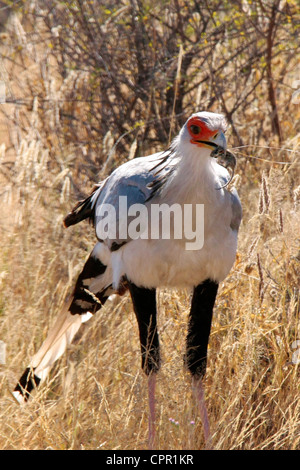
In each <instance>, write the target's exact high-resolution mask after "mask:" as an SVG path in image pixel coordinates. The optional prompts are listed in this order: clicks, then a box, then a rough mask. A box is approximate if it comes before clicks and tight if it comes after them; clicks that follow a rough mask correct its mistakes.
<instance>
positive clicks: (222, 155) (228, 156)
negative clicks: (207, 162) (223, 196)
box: [210, 146, 236, 189]
mask: <svg viewBox="0 0 300 470" xmlns="http://www.w3.org/2000/svg"><path fill="white" fill-rule="evenodd" d="M210 156H211V157H213V158H216V159H217V161H218V163H219V165H222V166H224V168H226V169H227V170H228V169H229V168H230V169H231V170H232V173H231V175H230V178H229V180H228V181H227V182H226V183H225V184H224V185H223V186H221V187H220V188H216V189H223V188H226V186H228V185H229V183H231V181H232V178H233V177H234V170H235V166H236V158H235V156H234V155H233V153H231V152H229V151H228V150H225V149H223V148H222V147H219V146H217V147H216V148H215V149H214V150H213V151H212V152H211V154H210Z"/></svg>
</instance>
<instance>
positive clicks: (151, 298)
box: [128, 282, 160, 375]
mask: <svg viewBox="0 0 300 470" xmlns="http://www.w3.org/2000/svg"><path fill="white" fill-rule="evenodd" d="M128 285H129V291H130V294H131V298H132V303H133V308H134V311H135V315H136V318H137V321H138V326H139V334H140V343H141V353H142V369H143V370H144V372H145V373H146V374H147V375H149V374H150V373H151V372H157V371H158V369H159V366H160V357H159V339H158V333H157V323H156V290H155V289H145V288H142V287H137V286H136V285H135V284H132V283H130V282H129V284H128Z"/></svg>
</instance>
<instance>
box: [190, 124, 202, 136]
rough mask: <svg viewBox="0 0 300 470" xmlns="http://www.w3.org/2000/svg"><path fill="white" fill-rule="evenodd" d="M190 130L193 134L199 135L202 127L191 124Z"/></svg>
mask: <svg viewBox="0 0 300 470" xmlns="http://www.w3.org/2000/svg"><path fill="white" fill-rule="evenodd" d="M190 131H191V133H192V134H194V135H198V134H200V132H201V127H199V126H195V124H192V125H191V126H190Z"/></svg>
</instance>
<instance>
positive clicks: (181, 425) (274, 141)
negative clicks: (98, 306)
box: [0, 0, 300, 449]
mask: <svg viewBox="0 0 300 470" xmlns="http://www.w3.org/2000/svg"><path fill="white" fill-rule="evenodd" d="M10 3H12V2H1V7H0V12H1V8H4V7H5V5H6V4H7V5H9V4H10ZM297 14H298V16H297ZM298 37H299V9H298V7H297V2H296V1H293V0H289V1H287V0H286V1H275V2H271V1H258V0H257V1H245V0H235V1H233V2H226V1H217V0H214V1H210V2H199V1H196V0H172V1H170V2H161V1H159V2H158V1H156V0H152V2H150V1H147V0H133V1H130V2H129V1H127V0H119V1H111V2H106V1H96V0H94V1H87V2H83V1H81V0H75V1H65V2H58V1H55V0H54V1H43V2H39V1H37V0H36V1H31V2H27V1H23V2H16V5H15V7H14V8H12V9H11V14H10V17H9V19H8V21H7V24H6V27H5V28H3V27H2V29H1V32H0V39H1V46H0V54H1V57H0V60H1V63H0V80H2V81H4V82H5V84H6V103H5V104H0V107H1V111H2V113H1V129H0V130H1V134H0V137H1V142H0V184H1V186H0V197H1V220H0V236H1V249H0V339H1V340H2V341H4V342H5V343H6V349H7V354H6V363H5V364H2V365H1V364H0V402H1V407H0V448H1V449H46V448H52V449H96V448H99V449H142V448H145V446H146V438H147V403H146V401H147V396H146V386H145V384H146V379H145V377H144V375H143V373H142V372H141V370H140V356H139V344H138V331H137V325H136V320H135V317H134V314H133V310H132V305H131V302H130V301H129V298H127V297H126V296H125V297H124V298H122V299H121V300H120V302H119V303H113V302H111V303H110V304H109V305H107V306H105V308H104V309H103V310H102V311H101V313H100V314H99V315H98V316H96V317H95V318H93V319H92V320H90V322H89V323H88V324H86V326H84V328H83V330H82V333H81V334H80V336H78V337H77V339H76V341H75V344H74V346H72V348H71V350H70V351H69V352H68V354H66V355H65V356H64V357H63V358H62V359H61V360H60V361H58V363H57V365H56V366H55V367H54V368H53V370H52V373H51V375H50V377H49V380H48V382H47V383H46V384H45V385H44V386H42V387H41V388H40V390H38V391H37V392H36V393H35V395H34V398H33V399H32V400H31V401H30V402H29V403H28V405H27V406H26V407H24V408H20V407H19V406H18V405H17V404H16V403H15V402H14V400H13V398H12V396H11V394H10V391H11V390H12V388H13V387H14V385H15V382H16V380H17V379H18V378H19V375H20V373H21V372H22V371H23V368H24V367H25V366H27V364H28V362H29V360H30V358H31V356H32V354H33V353H34V352H35V351H36V350H37V348H38V347H39V346H40V344H41V342H42V341H43V339H44V338H45V336H46V334H47V331H48V329H49V326H50V325H51V324H52V323H53V319H54V318H55V317H56V315H57V314H58V313H59V311H60V309H61V306H62V303H63V300H64V297H65V295H67V293H69V292H70V290H71V287H72V285H73V283H74V280H75V279H76V275H77V273H78V272H79V270H80V269H81V267H82V264H83V262H84V260H85V258H86V256H87V254H88V253H89V251H90V249H91V248H92V246H93V244H94V233H93V229H92V228H91V227H89V226H88V225H87V224H85V223H82V224H80V225H78V226H76V227H74V228H72V229H69V230H65V229H64V228H63V226H62V219H63V217H64V215H65V214H66V213H67V212H68V211H69V210H70V208H71V207H72V206H73V204H74V202H76V201H77V200H78V198H79V197H81V196H82V195H83V194H87V193H88V192H89V191H90V189H91V187H92V186H93V183H94V182H96V181H98V180H99V179H100V178H102V177H103V176H104V175H105V174H107V173H109V172H110V171H111V170H112V169H113V168H114V167H115V166H117V165H119V164H120V163H121V162H123V161H126V160H127V159H128V158H133V157H135V156H139V155H145V154H148V153H151V152H152V151H154V150H160V149H162V148H165V147H166V145H167V144H168V142H169V140H170V138H171V137H173V136H174V135H176V133H177V131H178V129H179V128H180V126H181V125H182V123H183V122H184V121H185V120H186V118H187V117H188V116H189V115H190V114H191V113H193V112H195V111H200V110H205V109H206V110H211V111H216V112H223V113H224V114H225V115H226V117H227V119H228V121H229V123H230V125H231V127H230V129H229V132H228V140H229V146H230V148H231V149H232V151H234V153H235V155H236V156H237V160H238V166H237V173H238V177H237V178H236V179H235V184H236V186H237V187H238V190H239V194H240V197H241V200H242V204H243V210H244V218H243V222H242V226H241V231H240V237H239V249H238V255H237V260H236V263H235V266H234V267H233V269H232V271H231V273H230V275H229V276H228V278H227V279H226V280H225V282H224V283H223V284H222V286H221V289H220V292H219V296H218V303H217V306H216V309H215V314H214V319H213V326H212V334H211V339H210V347H209V358H208V371H207V376H206V382H205V385H206V394H207V403H208V409H209V415H210V419H211V428H212V433H213V443H214V446H215V448H217V449H299V448H300V394H299V364H297V362H300V354H299V356H297V350H298V349H299V348H300V346H299V343H297V340H300V325H299V297H300V293H299V285H300V282H299V281H300V267H299V264H300V246H299V233H300V231H299V229H300V217H299V210H300V181H299V164H300V159H299V155H300V145H299V136H300V109H299V96H296V94H295V91H296V86H298V87H299V39H298ZM297 83H298V85H297ZM188 308H189V293H188V292H185V291H182V292H177V291H168V290H162V291H161V292H160V293H159V331H160V337H161V343H162V354H163V364H162V370H161V372H160V373H159V377H158V394H157V403H158V406H157V411H158V420H157V446H158V448H159V449H201V448H202V447H203V434H202V429H201V424H200V421H199V417H198V415H197V412H196V409H195V407H194V406H193V402H192V397H191V394H190V386H189V385H190V384H189V380H190V379H189V377H188V375H187V374H186V373H185V372H184V370H183V360H182V356H183V352H184V342H185V333H186V321H187V315H188ZM170 418H172V419H174V420H175V421H176V422H178V424H175V423H174V422H172V421H170ZM194 420H195V424H191V421H194Z"/></svg>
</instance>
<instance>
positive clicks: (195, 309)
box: [186, 279, 218, 378]
mask: <svg viewBox="0 0 300 470" xmlns="http://www.w3.org/2000/svg"><path fill="white" fill-rule="evenodd" d="M217 291H218V284H217V283H216V282H214V281H211V280H209V279H208V280H206V281H204V282H203V283H202V284H200V285H199V286H197V287H195V289H194V294H193V298H192V305H191V310H190V316H189V326H188V334H187V340H186V349H187V351H186V362H187V366H188V368H189V370H190V372H191V374H192V375H193V376H197V377H199V378H202V377H203V376H204V375H205V372H206V362H207V346H208V340H209V335H210V328H211V321H212V315H213V308H214V304H215V300H216V295H217Z"/></svg>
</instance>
